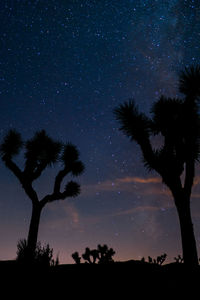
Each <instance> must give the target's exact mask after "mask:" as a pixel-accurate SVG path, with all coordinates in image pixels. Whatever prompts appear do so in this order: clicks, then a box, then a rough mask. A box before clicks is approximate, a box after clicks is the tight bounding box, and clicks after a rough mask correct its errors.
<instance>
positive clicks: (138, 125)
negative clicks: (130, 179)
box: [114, 66, 200, 266]
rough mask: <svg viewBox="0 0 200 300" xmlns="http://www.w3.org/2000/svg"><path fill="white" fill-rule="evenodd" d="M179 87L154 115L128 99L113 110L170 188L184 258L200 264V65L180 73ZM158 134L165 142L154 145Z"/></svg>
mask: <svg viewBox="0 0 200 300" xmlns="http://www.w3.org/2000/svg"><path fill="white" fill-rule="evenodd" d="M179 91H180V92H181V93H183V94H184V96H185V97H184V99H179V98H166V97H164V96H161V97H160V99H159V100H158V101H157V102H155V103H154V105H153V107H152V110H151V113H152V115H153V116H152V118H149V117H147V116H146V115H145V114H143V113H140V112H139V111H138V108H137V107H136V105H135V102H134V101H129V102H125V103H124V104H122V105H120V106H119V107H117V108H116V109H115V112H114V113H115V116H116V119H117V120H118V121H119V122H120V124H121V128H120V130H122V131H123V132H124V133H125V134H126V135H127V136H128V137H130V139H131V140H132V141H133V140H134V141H135V142H136V143H137V144H138V145H139V146H140V148H141V151H142V154H143V159H144V165H145V166H146V167H147V169H148V170H155V171H156V172H157V173H158V174H160V176H161V177H162V180H163V183H165V184H166V185H167V186H168V188H169V189H170V191H171V193H172V195H173V198H174V203H175V206H176V208H177V212H178V216H179V221H180V229H181V238H182V249H183V258H184V262H185V264H187V265H189V266H197V265H198V255H197V248H196V241H195V236H194V230H193V224H192V219H191V211H190V197H191V191H192V186H193V182H194V177H195V162H196V161H198V159H199V154H200V117H199V111H198V102H199V99H200V66H196V67H195V66H192V67H190V68H185V70H184V71H183V72H181V73H180V76H179ZM159 134H160V135H162V136H163V138H164V142H163V144H162V145H161V147H160V148H159V149H154V148H153V146H152V140H151V137H152V136H155V135H159ZM182 175H185V176H184V177H185V178H184V182H183V181H182Z"/></svg>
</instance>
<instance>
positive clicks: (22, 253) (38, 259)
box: [16, 239, 59, 267]
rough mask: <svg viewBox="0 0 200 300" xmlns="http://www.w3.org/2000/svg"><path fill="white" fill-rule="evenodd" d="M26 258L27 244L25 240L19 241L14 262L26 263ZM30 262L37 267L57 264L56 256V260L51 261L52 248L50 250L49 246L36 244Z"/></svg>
mask: <svg viewBox="0 0 200 300" xmlns="http://www.w3.org/2000/svg"><path fill="white" fill-rule="evenodd" d="M27 259H29V257H28V243H27V240H26V239H21V240H19V242H18V243H17V258H16V260H17V261H18V262H20V263H27ZM32 262H33V263H34V264H35V265H39V266H44V267H48V266H54V265H58V264H59V259H58V256H57V258H56V260H54V259H53V248H50V246H49V244H47V245H46V246H41V243H40V242H38V243H37V245H36V248H35V252H34V256H33V260H32Z"/></svg>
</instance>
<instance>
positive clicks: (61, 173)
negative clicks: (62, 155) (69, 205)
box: [53, 168, 70, 194]
mask: <svg viewBox="0 0 200 300" xmlns="http://www.w3.org/2000/svg"><path fill="white" fill-rule="evenodd" d="M69 171H70V170H68V169H67V168H64V169H63V170H61V171H59V172H58V174H57V176H56V178H55V183H54V191H53V192H54V194H58V193H60V187H61V183H62V181H63V179H64V177H65V176H66V175H67V174H68V173H69Z"/></svg>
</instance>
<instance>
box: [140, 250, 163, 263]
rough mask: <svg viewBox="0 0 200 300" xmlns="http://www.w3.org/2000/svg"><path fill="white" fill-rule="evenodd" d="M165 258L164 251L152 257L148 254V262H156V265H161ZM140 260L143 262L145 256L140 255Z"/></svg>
mask: <svg viewBox="0 0 200 300" xmlns="http://www.w3.org/2000/svg"><path fill="white" fill-rule="evenodd" d="M166 258H167V254H166V253H164V254H162V255H160V256H157V257H156V258H152V257H151V256H148V263H150V264H156V265H162V264H163V263H164V262H165V260H166ZM141 261H142V262H145V258H144V257H142V259H141Z"/></svg>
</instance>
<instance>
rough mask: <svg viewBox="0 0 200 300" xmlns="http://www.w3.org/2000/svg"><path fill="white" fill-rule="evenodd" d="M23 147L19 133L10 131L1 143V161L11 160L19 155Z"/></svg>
mask: <svg viewBox="0 0 200 300" xmlns="http://www.w3.org/2000/svg"><path fill="white" fill-rule="evenodd" d="M22 147H23V141H22V138H21V135H20V133H18V132H17V131H16V130H14V129H11V130H10V131H9V132H8V133H7V135H6V136H5V137H4V140H3V143H2V144H1V146H0V154H1V156H2V158H3V159H6V158H9V159H10V158H12V157H13V156H15V155H17V154H19V151H20V150H21V148H22Z"/></svg>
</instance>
